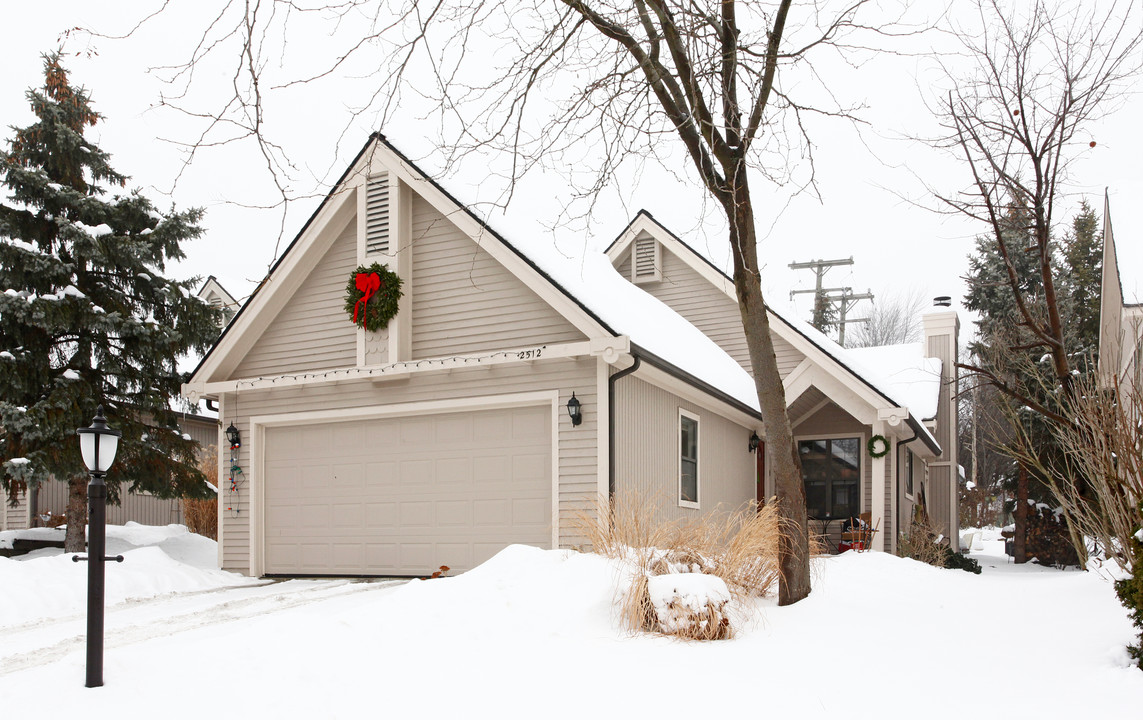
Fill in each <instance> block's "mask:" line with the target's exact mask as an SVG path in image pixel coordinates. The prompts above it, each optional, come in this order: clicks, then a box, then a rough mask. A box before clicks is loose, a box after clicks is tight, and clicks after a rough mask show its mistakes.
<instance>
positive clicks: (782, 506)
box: [727, 172, 810, 605]
mask: <svg viewBox="0 0 1143 720" xmlns="http://www.w3.org/2000/svg"><path fill="white" fill-rule="evenodd" d="M745 177H746V173H745V172H742V173H740V174H738V175H737V178H738V180H737V182H735V184H734V197H735V202H734V203H733V207H729V208H727V215H728V216H729V217H730V218H732V221H731V223H730V225H731V228H730V247H731V248H732V255H733V256H734V286H735V290H736V291H737V294H738V307H739V311H740V312H741V313H742V327H743V329H744V330H745V333H746V345H747V348H748V349H749V351H750V366H751V367H752V368H753V370H754V386H755V389H756V390H757V392H758V404H759V408H760V409H761V410H762V421H763V426H764V427H763V434H764V435H765V438H764V439H765V441H766V447H769V448H771V449H772V450H773V453H772V455H771V463H770V467H771V472H773V474H774V490H775V495H776V496H777V502H778V515H779V517H780V518H781V522H782V533H781V535H780V539H779V545H778V563H779V569H780V571H781V576H780V581H779V583H778V604H779V605H791V604H793V603H796V602H798V601H799V600H801V599H803V598H805V597H806V596H807V595H809V594H810V540H809V528H808V527H807V525H808V523H807V522H806V489H805V485H804V484H803V482H802V466H801V462H800V460H799V458H798V451H797V447H796V446H795V445H794V431H793V428H792V427H791V426H790V418H789V415H788V414H787V413H786V391H785V387H784V385H783V384H782V376H781V374H780V373H779V372H778V360H777V357H776V356H775V354H774V341H773V338H772V337H771V336H770V318H769V316H768V314H767V311H766V303H765V300H764V299H763V297H762V283H761V278H760V276H759V273H758V245H757V242H758V240H757V236H756V235H755V231H754V215H753V212H752V209H751V205H750V194H749V190H748V188H747V186H746V180H745Z"/></svg>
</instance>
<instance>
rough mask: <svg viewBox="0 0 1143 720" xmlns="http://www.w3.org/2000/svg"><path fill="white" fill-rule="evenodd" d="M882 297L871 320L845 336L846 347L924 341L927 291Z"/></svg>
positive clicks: (918, 290)
mask: <svg viewBox="0 0 1143 720" xmlns="http://www.w3.org/2000/svg"><path fill="white" fill-rule="evenodd" d="M879 297H880V298H881V299H879V300H877V301H874V303H873V306H872V307H871V308H870V310H869V319H868V320H867V321H866V322H864V323H860V324H859V325H857V327H855V328H854V329H853V331H852V332H851V333H850V334H849V335H847V336H846V343H845V345H846V347H854V348H862V347H877V346H880V345H902V344H904V343H912V342H918V341H919V340H920V339H921V335H922V328H921V313H922V312H924V310H925V307H926V305H927V302H926V298H925V293H924V290H923V289H921V288H913V289H912V290H909V291H906V292H901V293H897V294H895V295H893V294H891V295H888V296H886V295H885V294H884V293H881V295H880V296H879Z"/></svg>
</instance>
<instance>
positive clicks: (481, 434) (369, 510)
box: [264, 407, 552, 575]
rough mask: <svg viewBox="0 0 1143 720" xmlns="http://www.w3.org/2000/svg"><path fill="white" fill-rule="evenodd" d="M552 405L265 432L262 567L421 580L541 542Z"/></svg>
mask: <svg viewBox="0 0 1143 720" xmlns="http://www.w3.org/2000/svg"><path fill="white" fill-rule="evenodd" d="M551 444H552V436H551V409H550V408H547V407H526V408H506V409H502V410H486V411H480V412H465V413H452V414H447V415H427V416H419V417H403V418H385V419H375V420H362V421H354V422H336V423H325V424H321V425H300V426H290V427H270V428H267V429H266V443H265V447H266V450H265V464H264V467H265V475H266V481H265V570H264V572H265V573H267V574H271V575H274V574H281V575H294V574H296V575H301V574H305V575H309V574H316V575H390V574H391V575H426V574H429V573H431V572H433V571H434V570H436V569H437V568H438V567H439V566H441V565H448V566H449V567H450V568H453V569H455V570H458V571H460V570H467V569H469V568H472V567H474V566H476V565H479V564H480V563H482V562H484V561H485V560H487V559H488V558H490V557H492V556H493V555H495V554H496V553H497V552H499V551H500V550H502V549H503V548H504V547H505V546H507V545H509V544H512V543H526V544H529V545H536V546H538V547H550V546H551V518H552V477H551V465H552V463H551V457H552V456H551V452H552V449H551Z"/></svg>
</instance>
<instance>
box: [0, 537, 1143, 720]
mask: <svg viewBox="0 0 1143 720" xmlns="http://www.w3.org/2000/svg"><path fill="white" fill-rule="evenodd" d="M108 534H109V542H108V545H109V552H110V554H115V553H119V552H122V553H123V554H124V555H125V556H126V561H125V562H124V563H122V564H109V565H108V567H107V577H108V609H107V630H106V650H105V670H104V678H105V683H106V684H105V686H104V687H102V688H98V689H87V688H84V687H83V684H84V637H83V635H84V618H83V614H82V613H83V608H84V592H85V583H86V571H85V566H84V565H83V564H82V563H78V564H77V563H72V562H71V561H70V559H69V558H68V557H67V556H62V555H61V554H60V553H59V551H46V550H42V551H37V552H36V553H35V554H33V555H31V556H26V557H25V558H23V559H5V558H0V717H3V718H23V717H42V716H45V715H55V714H58V713H66V714H72V713H76V712H79V713H82V714H83V715H82V716H83V717H85V718H116V719H117V720H118V719H120V718H147V717H152V716H154V717H160V718H184V717H185V718H196V719H198V718H202V717H212V718H231V717H234V718H238V717H242V718H260V717H284V718H294V717H298V718H301V717H305V718H313V717H317V718H348V717H392V718H421V717H447V718H453V717H476V718H484V717H490V718H491V717H494V718H504V717H512V718H549V717H558V718H564V717H567V718H576V719H577V720H579V719H580V718H584V717H593V718H610V717H656V718H657V717H679V718H691V717H715V718H719V717H727V718H729V717H797V718H830V719H831V720H832V719H835V718H878V719H879V720H885V719H887V718H913V717H925V718H965V717H976V716H988V717H997V718H1037V719H1040V718H1070V717H1076V718H1081V717H1082V718H1124V717H1134V716H1135V715H1136V714H1137V713H1138V710H1139V708H1140V707H1143V672H1140V671H1139V670H1138V669H1135V668H1133V667H1131V666H1130V664H1129V661H1128V657H1127V653H1126V651H1125V650H1124V645H1126V644H1127V643H1128V642H1130V641H1131V640H1132V635H1133V631H1132V627H1131V624H1130V622H1129V621H1128V619H1127V615H1126V612H1125V611H1124V610H1123V608H1122V607H1121V606H1120V605H1119V604H1118V602H1117V601H1116V599H1115V596H1114V592H1113V589H1112V587H1111V584H1110V582H1109V580H1108V579H1107V578H1105V577H1102V576H1101V575H1100V574H1098V573H1081V572H1078V571H1075V570H1070V571H1060V570H1053V569H1048V568H1040V567H1037V566H1020V567H1017V566H1015V565H1011V564H1009V563H1008V562H1007V561H1006V558H1005V557H1004V555H1003V545H1002V541H999V540H998V539H997V538H998V533H997V532H995V531H988V530H986V531H985V532H984V533H982V536H981V543H980V547H981V548H982V549H981V550H979V551H978V552H975V553H974V557H976V558H977V559H978V560H980V562H981V564H982V566H983V567H984V573H983V574H982V575H972V574H970V573H966V572H962V571H958V570H937V569H934V568H931V567H928V566H926V565H921V564H919V563H916V562H913V561H909V560H901V559H898V558H895V557H890V556H887V555H884V554H879V553H864V554H855V553H846V554H845V555H841V556H836V557H830V558H824V559H820V560H817V561H815V573H816V579H815V584H814V592H813V594H812V595H811V596H810V598H808V599H807V600H805V601H803V602H801V603H798V604H797V605H794V606H792V607H788V608H779V607H776V605H775V603H774V602H773V600H762V601H758V602H757V603H756V604H755V606H754V607H752V608H751V611H752V612H753V615H754V619H753V620H752V621H749V622H742V621H741V618H739V619H738V625H737V627H736V633H735V637H734V638H733V639H731V640H728V641H720V642H711V643H694V642H682V641H676V640H672V639H667V638H663V637H648V636H631V635H629V634H627V633H625V632H623V631H622V630H620V629H619V627H618V622H617V617H616V611H615V607H614V604H613V597H614V590H615V583H616V580H617V573H618V570H617V568H616V566H615V565H613V564H611V563H610V562H608V561H605V560H603V559H601V558H599V557H595V556H591V555H580V554H576V553H573V552H565V551H543V550H536V549H534V548H529V547H522V546H513V547H510V548H508V549H507V550H505V551H504V552H502V553H501V554H499V555H498V556H496V557H495V558H493V559H492V560H491V561H489V562H488V563H485V564H484V565H482V566H481V567H478V568H476V569H475V570H473V571H471V572H469V573H467V574H465V575H462V576H459V577H455V578H445V579H440V580H429V581H413V582H408V583H404V582H354V581H346V580H294V581H289V582H277V583H268V582H265V581H256V580H250V579H247V578H242V577H240V576H237V575H233V574H230V573H224V572H221V571H219V570H217V569H216V568H215V566H214V563H215V550H214V544H213V543H211V542H210V541H207V540H204V539H202V538H198V537H196V536H193V535H189V534H187V533H186V532H185V530H183V529H182V528H180V527H178V526H171V527H168V528H144V527H139V526H133V527H132V526H128V527H125V528H114V527H112V528H109V533H108ZM5 535H6V534H4V533H0V543H2V542H3V541H4V540H5ZM9 537H10V536H9Z"/></svg>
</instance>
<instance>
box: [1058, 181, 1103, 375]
mask: <svg viewBox="0 0 1143 720" xmlns="http://www.w3.org/2000/svg"><path fill="white" fill-rule="evenodd" d="M1062 255H1063V261H1064V266H1065V268H1066V272H1065V273H1064V275H1063V277H1062V278H1061V279H1060V283H1061V290H1062V293H1061V294H1062V295H1063V297H1064V301H1065V308H1064V312H1065V313H1067V315H1068V318H1069V324H1068V328H1069V329H1070V330H1071V333H1070V334H1069V335H1068V351H1069V352H1070V353H1074V354H1076V358H1077V362H1076V364H1077V366H1080V367H1081V369H1086V366H1087V362H1086V361H1087V360H1090V359H1092V358H1094V357H1095V356H1096V354H1097V353H1098V352H1099V300H1100V296H1099V288H1100V284H1101V282H1102V278H1103V230H1102V229H1101V228H1100V227H1099V219H1098V218H1097V217H1096V215H1095V210H1093V209H1092V207H1091V205H1089V204H1088V202H1087V200H1084V201H1083V203H1082V204H1081V206H1080V211H1079V213H1077V214H1076V216H1075V218H1073V219H1072V227H1071V230H1069V231H1068V233H1067V234H1066V235H1065V236H1064V239H1063V253H1062Z"/></svg>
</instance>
